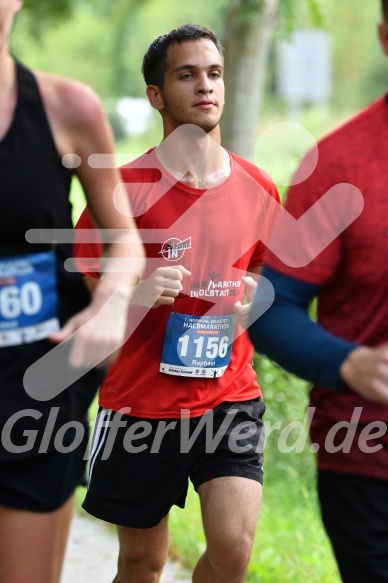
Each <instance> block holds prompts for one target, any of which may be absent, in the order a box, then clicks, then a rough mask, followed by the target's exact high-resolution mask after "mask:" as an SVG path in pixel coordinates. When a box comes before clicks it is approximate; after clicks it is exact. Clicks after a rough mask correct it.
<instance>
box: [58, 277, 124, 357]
mask: <svg viewBox="0 0 388 583" xmlns="http://www.w3.org/2000/svg"><path fill="white" fill-rule="evenodd" d="M130 289H131V288H127V287H126V288H124V287H119V288H117V289H115V290H114V291H113V292H112V293H111V295H110V296H108V297H105V295H101V294H99V293H98V288H97V290H96V292H95V294H94V295H93V298H92V302H91V303H90V305H89V306H88V307H87V308H85V309H84V310H82V311H81V312H79V313H78V314H76V315H75V316H73V317H72V318H70V319H69V320H68V321H67V322H66V324H65V325H64V326H63V328H62V329H61V330H59V332H57V333H55V334H51V336H50V337H49V340H51V341H52V342H55V343H57V344H59V343H60V342H69V341H72V347H71V350H70V364H71V366H73V367H75V368H81V367H94V366H103V365H104V364H110V363H112V362H114V360H116V358H117V357H118V355H119V352H120V350H119V349H120V348H121V347H122V345H123V344H124V343H125V341H126V338H125V330H126V318H125V317H124V315H125V314H126V312H127V309H128V306H129V299H130Z"/></svg>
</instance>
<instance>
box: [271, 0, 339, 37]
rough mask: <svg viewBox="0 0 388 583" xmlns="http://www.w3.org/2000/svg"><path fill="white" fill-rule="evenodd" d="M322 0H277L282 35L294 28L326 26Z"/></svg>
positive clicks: (325, 14) (287, 34)
mask: <svg viewBox="0 0 388 583" xmlns="http://www.w3.org/2000/svg"><path fill="white" fill-rule="evenodd" d="M327 25H328V19H327V13H326V9H325V8H324V7H323V2H322V0H279V31H280V32H281V34H282V35H283V36H289V34H290V33H291V32H292V31H293V30H295V29H296V28H305V27H310V28H327Z"/></svg>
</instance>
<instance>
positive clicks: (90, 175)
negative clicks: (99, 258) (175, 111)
mask: <svg viewBox="0 0 388 583" xmlns="http://www.w3.org/2000/svg"><path fill="white" fill-rule="evenodd" d="M21 5H22V2H21V0H4V1H3V2H1V3H0V177H1V180H0V208H1V213H0V395H1V405H2V406H1V408H0V541H1V544H0V581H7V583H16V582H18V583H20V582H21V581H29V583H57V582H58V581H59V578H60V571H61V565H62V561H63V554H64V549H65V544H66V538H67V532H68V527H69V521H70V518H71V513H72V505H73V502H72V500H73V492H74V489H75V487H76V486H77V485H78V484H80V483H82V482H83V480H84V472H85V463H86V462H85V460H84V457H87V456H85V451H86V449H87V443H88V419H87V409H88V407H89V404H90V402H91V400H92V398H93V396H94V394H95V392H96V390H97V388H98V385H99V383H100V381H101V379H102V377H103V372H102V370H103V369H102V368H95V367H96V366H97V365H101V364H109V362H111V361H112V360H113V358H114V357H113V356H112V355H113V354H114V353H115V351H116V350H117V349H118V348H120V346H121V345H122V343H123V342H124V340H125V338H124V336H125V322H126V312H127V308H128V305H129V300H130V297H131V286H132V285H133V283H134V282H137V281H138V278H139V276H140V275H141V272H142V269H143V247H142V244H141V242H140V239H139V236H138V234H137V231H136V228H135V226H134V223H133V220H132V219H131V218H129V217H130V216H131V213H130V209H129V207H128V202H127V197H126V194H125V191H124V189H123V187H122V186H120V185H119V183H120V178H119V175H118V173H117V172H116V170H113V169H98V168H96V169H93V168H92V167H91V166H89V164H88V159H89V156H90V155H92V154H95V153H104V154H112V153H113V151H114V147H113V140H112V136H111V132H110V128H109V127H108V124H107V122H106V119H105V117H104V114H103V112H102V108H101V105H100V102H99V100H98V98H97V97H96V96H95V95H94V94H93V93H92V91H91V90H90V89H89V88H87V87H85V86H83V85H80V84H78V83H76V82H74V81H71V80H68V79H63V78H60V77H54V76H51V75H47V74H44V73H32V72H31V71H29V70H28V69H27V68H25V67H24V66H23V65H22V64H20V63H18V62H16V61H15V60H14V58H13V57H11V55H10V54H9V49H8V37H9V34H10V31H11V29H12V24H13V20H14V16H15V14H16V12H18V10H20V8H21ZM64 156H66V157H65V158H63V157H64ZM69 161H70V164H69ZM63 162H64V163H63ZM65 163H66V165H67V166H72V167H74V168H75V170H74V172H75V174H77V176H78V178H79V179H80V181H81V184H82V186H83V188H84V191H85V195H86V198H87V202H88V205H89V207H90V211H91V213H92V215H93V217H94V220H95V222H96V224H97V225H98V226H99V227H100V228H102V229H117V231H114V232H113V235H112V237H111V244H110V245H109V246H108V247H107V261H108V266H107V273H106V274H105V277H104V278H103V279H102V280H101V282H100V283H99V284H98V286H97V288H96V290H95V292H94V294H93V297H92V301H91V300H90V295H89V292H88V291H87V289H86V287H85V285H84V282H83V278H82V276H81V275H80V274H78V273H76V272H75V270H74V269H72V260H71V257H72V220H71V204H70V202H69V191H70V183H71V173H70V171H69V169H68V168H67V167H66V165H65ZM113 192H115V202H116V204H117V207H116V206H115V205H114V204H113V197H112V194H113ZM117 208H120V209H121V210H123V209H124V214H122V213H119V212H118V211H117ZM60 230H61V231H60ZM115 233H116V234H115ZM117 233H118V234H117ZM120 233H121V234H120ZM122 233H124V235H123V234H122ZM119 257H125V258H127V262H128V272H126V273H121V272H117V270H116V273H115V272H113V271H112V270H111V269H110V266H113V264H114V261H115V259H116V258H119ZM66 340H69V341H68V342H64V341H66ZM70 340H71V341H70Z"/></svg>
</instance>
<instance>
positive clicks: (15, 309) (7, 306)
mask: <svg viewBox="0 0 388 583" xmlns="http://www.w3.org/2000/svg"><path fill="white" fill-rule="evenodd" d="M41 307H42V292H41V289H40V287H39V285H38V284H37V283H36V282H34V281H28V282H26V283H24V284H22V285H21V286H20V287H17V286H16V285H8V286H6V287H3V288H2V289H0V315H1V316H2V317H3V318H5V319H10V318H18V317H19V316H20V315H21V314H24V315H26V316H34V315H35V314H37V313H38V312H39V310H40V309H41Z"/></svg>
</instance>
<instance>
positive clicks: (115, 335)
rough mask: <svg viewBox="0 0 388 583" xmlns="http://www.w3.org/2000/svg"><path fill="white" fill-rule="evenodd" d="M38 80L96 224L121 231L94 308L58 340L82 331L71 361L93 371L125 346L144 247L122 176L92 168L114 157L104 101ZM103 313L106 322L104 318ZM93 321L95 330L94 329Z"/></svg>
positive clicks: (67, 83)
mask: <svg viewBox="0 0 388 583" xmlns="http://www.w3.org/2000/svg"><path fill="white" fill-rule="evenodd" d="M37 78H38V83H39V86H40V89H41V91H42V96H43V100H44V103H45V107H46V110H47V115H48V118H49V122H50V126H51V128H52V131H53V136H54V141H55V143H56V146H57V149H58V152H59V154H60V155H62V156H63V155H65V154H74V155H75V156H78V157H79V158H78V160H79V162H80V164H79V166H78V167H77V168H76V169H75V174H76V175H77V176H78V178H79V180H80V182H81V185H82V187H83V189H84V192H85V196H86V198H87V202H88V207H89V210H90V213H91V215H92V217H93V220H94V221H95V223H96V225H97V226H98V227H99V228H100V229H114V230H117V231H115V233H114V236H113V237H112V240H111V243H110V244H109V245H107V251H106V256H107V259H108V261H107V264H106V273H105V274H104V278H103V279H101V280H100V282H99V284H98V285H97V286H96V290H95V293H94V294H93V300H92V302H91V304H90V305H89V306H88V307H87V308H86V309H85V310H83V311H82V312H81V313H80V314H78V315H76V316H74V317H73V318H71V319H70V320H69V321H68V323H67V324H66V325H65V326H64V328H62V330H61V331H60V332H59V333H58V334H56V335H54V336H53V337H52V338H53V340H55V341H57V342H60V341H63V340H66V339H67V338H68V337H69V336H71V335H72V334H73V333H74V332H75V331H76V330H79V332H78V333H77V334H76V336H75V339H74V345H73V349H72V352H71V356H70V361H71V363H72V364H73V366H88V365H89V364H91V363H93V362H95V360H96V357H98V356H100V357H101V361H103V360H106V359H107V361H108V362H110V361H111V360H112V357H107V355H108V354H113V353H114V352H115V351H116V349H117V348H119V347H120V346H121V345H122V343H123V341H124V333H125V324H126V318H125V317H124V314H125V312H126V308H127V307H128V305H129V300H130V296H131V293H132V289H133V284H134V283H136V282H137V281H138V280H139V276H140V275H141V273H142V270H143V266H144V250H143V246H142V243H141V241H140V238H139V235H138V233H137V230H136V226H135V223H134V221H133V218H132V216H131V211H130V207H129V203H128V199H127V196H126V193H125V190H124V187H123V186H122V184H121V179H120V175H119V172H118V170H116V169H115V168H92V167H91V166H90V164H89V157H90V156H91V155H92V154H111V155H113V153H114V142H113V137H112V133H111V130H110V128H109V125H108V123H107V121H106V118H105V115H104V113H103V109H102V106H101V103H100V101H99V99H98V97H97V96H96V95H95V94H94V93H93V92H92V91H91V90H90V89H89V88H87V87H85V86H84V85H81V84H79V83H76V82H74V81H71V80H68V79H63V78H60V77H54V76H51V75H45V74H38V75H37ZM75 159H77V158H75ZM113 193H114V199H113ZM115 202H116V203H118V204H117V206H118V207H119V208H120V211H119V210H118V209H117V207H116V204H115ZM123 209H124V211H123ZM123 258H124V259H125V261H126V265H127V267H126V269H125V270H122V269H121V270H120V269H119V270H117V269H116V268H115V265H114V262H115V260H116V259H123ZM102 308H104V312H103V313H104V316H103V317H102V318H98V317H97V314H98V313H99V312H100V311H101V309H102ZM91 320H93V325H88V323H90V321H91Z"/></svg>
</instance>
